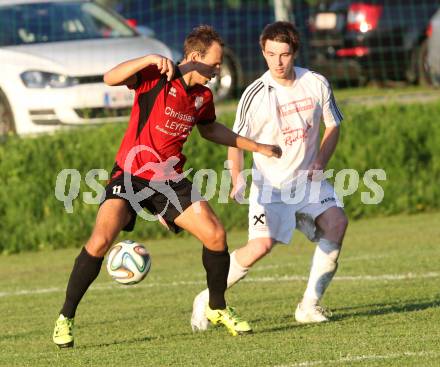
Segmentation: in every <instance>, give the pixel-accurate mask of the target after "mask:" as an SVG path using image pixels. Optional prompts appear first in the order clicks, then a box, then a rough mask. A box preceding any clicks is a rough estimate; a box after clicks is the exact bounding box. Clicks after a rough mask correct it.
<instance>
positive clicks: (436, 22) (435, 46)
mask: <svg viewBox="0 0 440 367" xmlns="http://www.w3.org/2000/svg"><path fill="white" fill-rule="evenodd" d="M428 68H429V72H430V78H431V83H432V85H434V86H436V87H440V9H439V10H437V12H436V13H435V14H434V16H433V17H432V18H431V22H430V24H429V29H428Z"/></svg>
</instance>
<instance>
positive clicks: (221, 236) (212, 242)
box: [204, 224, 226, 251]
mask: <svg viewBox="0 0 440 367" xmlns="http://www.w3.org/2000/svg"><path fill="white" fill-rule="evenodd" d="M204 244H205V246H206V247H207V248H209V249H210V250H213V251H223V250H224V249H225V248H226V231H225V229H224V227H223V225H222V224H216V225H213V226H212V227H211V228H210V229H209V230H208V231H207V233H206V239H205V240H204Z"/></svg>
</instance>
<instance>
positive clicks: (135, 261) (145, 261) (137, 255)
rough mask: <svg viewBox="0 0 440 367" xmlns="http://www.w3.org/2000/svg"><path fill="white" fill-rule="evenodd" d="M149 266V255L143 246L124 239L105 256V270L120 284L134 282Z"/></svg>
mask: <svg viewBox="0 0 440 367" xmlns="http://www.w3.org/2000/svg"><path fill="white" fill-rule="evenodd" d="M150 268H151V257H150V254H149V253H148V251H147V249H146V248H145V246H143V245H141V244H140V243H137V242H134V241H130V240H125V241H122V242H119V243H117V244H116V245H114V246H113V247H112V248H111V249H110V251H109V253H108V257H107V271H108V273H109V274H110V276H111V277H112V278H113V279H114V280H115V281H117V282H118V283H120V284H125V285H129V284H136V283H139V282H140V281H141V280H142V279H144V278H145V277H146V276H147V274H148V272H149V271H150Z"/></svg>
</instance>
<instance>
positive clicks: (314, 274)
mask: <svg viewBox="0 0 440 367" xmlns="http://www.w3.org/2000/svg"><path fill="white" fill-rule="evenodd" d="M340 251H341V246H340V245H339V244H337V243H334V242H331V241H329V240H326V239H325V238H321V239H320V240H319V243H318V245H317V246H316V250H315V254H314V255H313V260H312V266H311V269H310V275H309V281H308V283H307V288H306V291H305V292H304V297H303V300H302V302H301V303H302V305H303V306H305V307H307V306H315V305H316V304H318V302H319V300H320V299H321V298H322V296H323V295H324V292H325V290H326V289H327V287H328V286H329V284H330V282H331V280H332V279H333V276H334V275H335V273H336V270H337V268H338V257H339V253H340Z"/></svg>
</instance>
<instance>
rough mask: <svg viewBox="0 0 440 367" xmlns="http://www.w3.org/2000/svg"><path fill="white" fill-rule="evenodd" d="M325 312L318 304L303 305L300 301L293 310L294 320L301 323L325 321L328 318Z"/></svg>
mask: <svg viewBox="0 0 440 367" xmlns="http://www.w3.org/2000/svg"><path fill="white" fill-rule="evenodd" d="M326 313H327V312H326V311H325V310H324V309H323V308H322V307H320V306H318V305H310V306H308V307H305V306H303V305H302V303H298V306H297V307H296V311H295V320H296V321H297V322H299V323H301V324H309V323H318V322H326V321H328V318H327V317H326V315H325V314H326Z"/></svg>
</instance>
